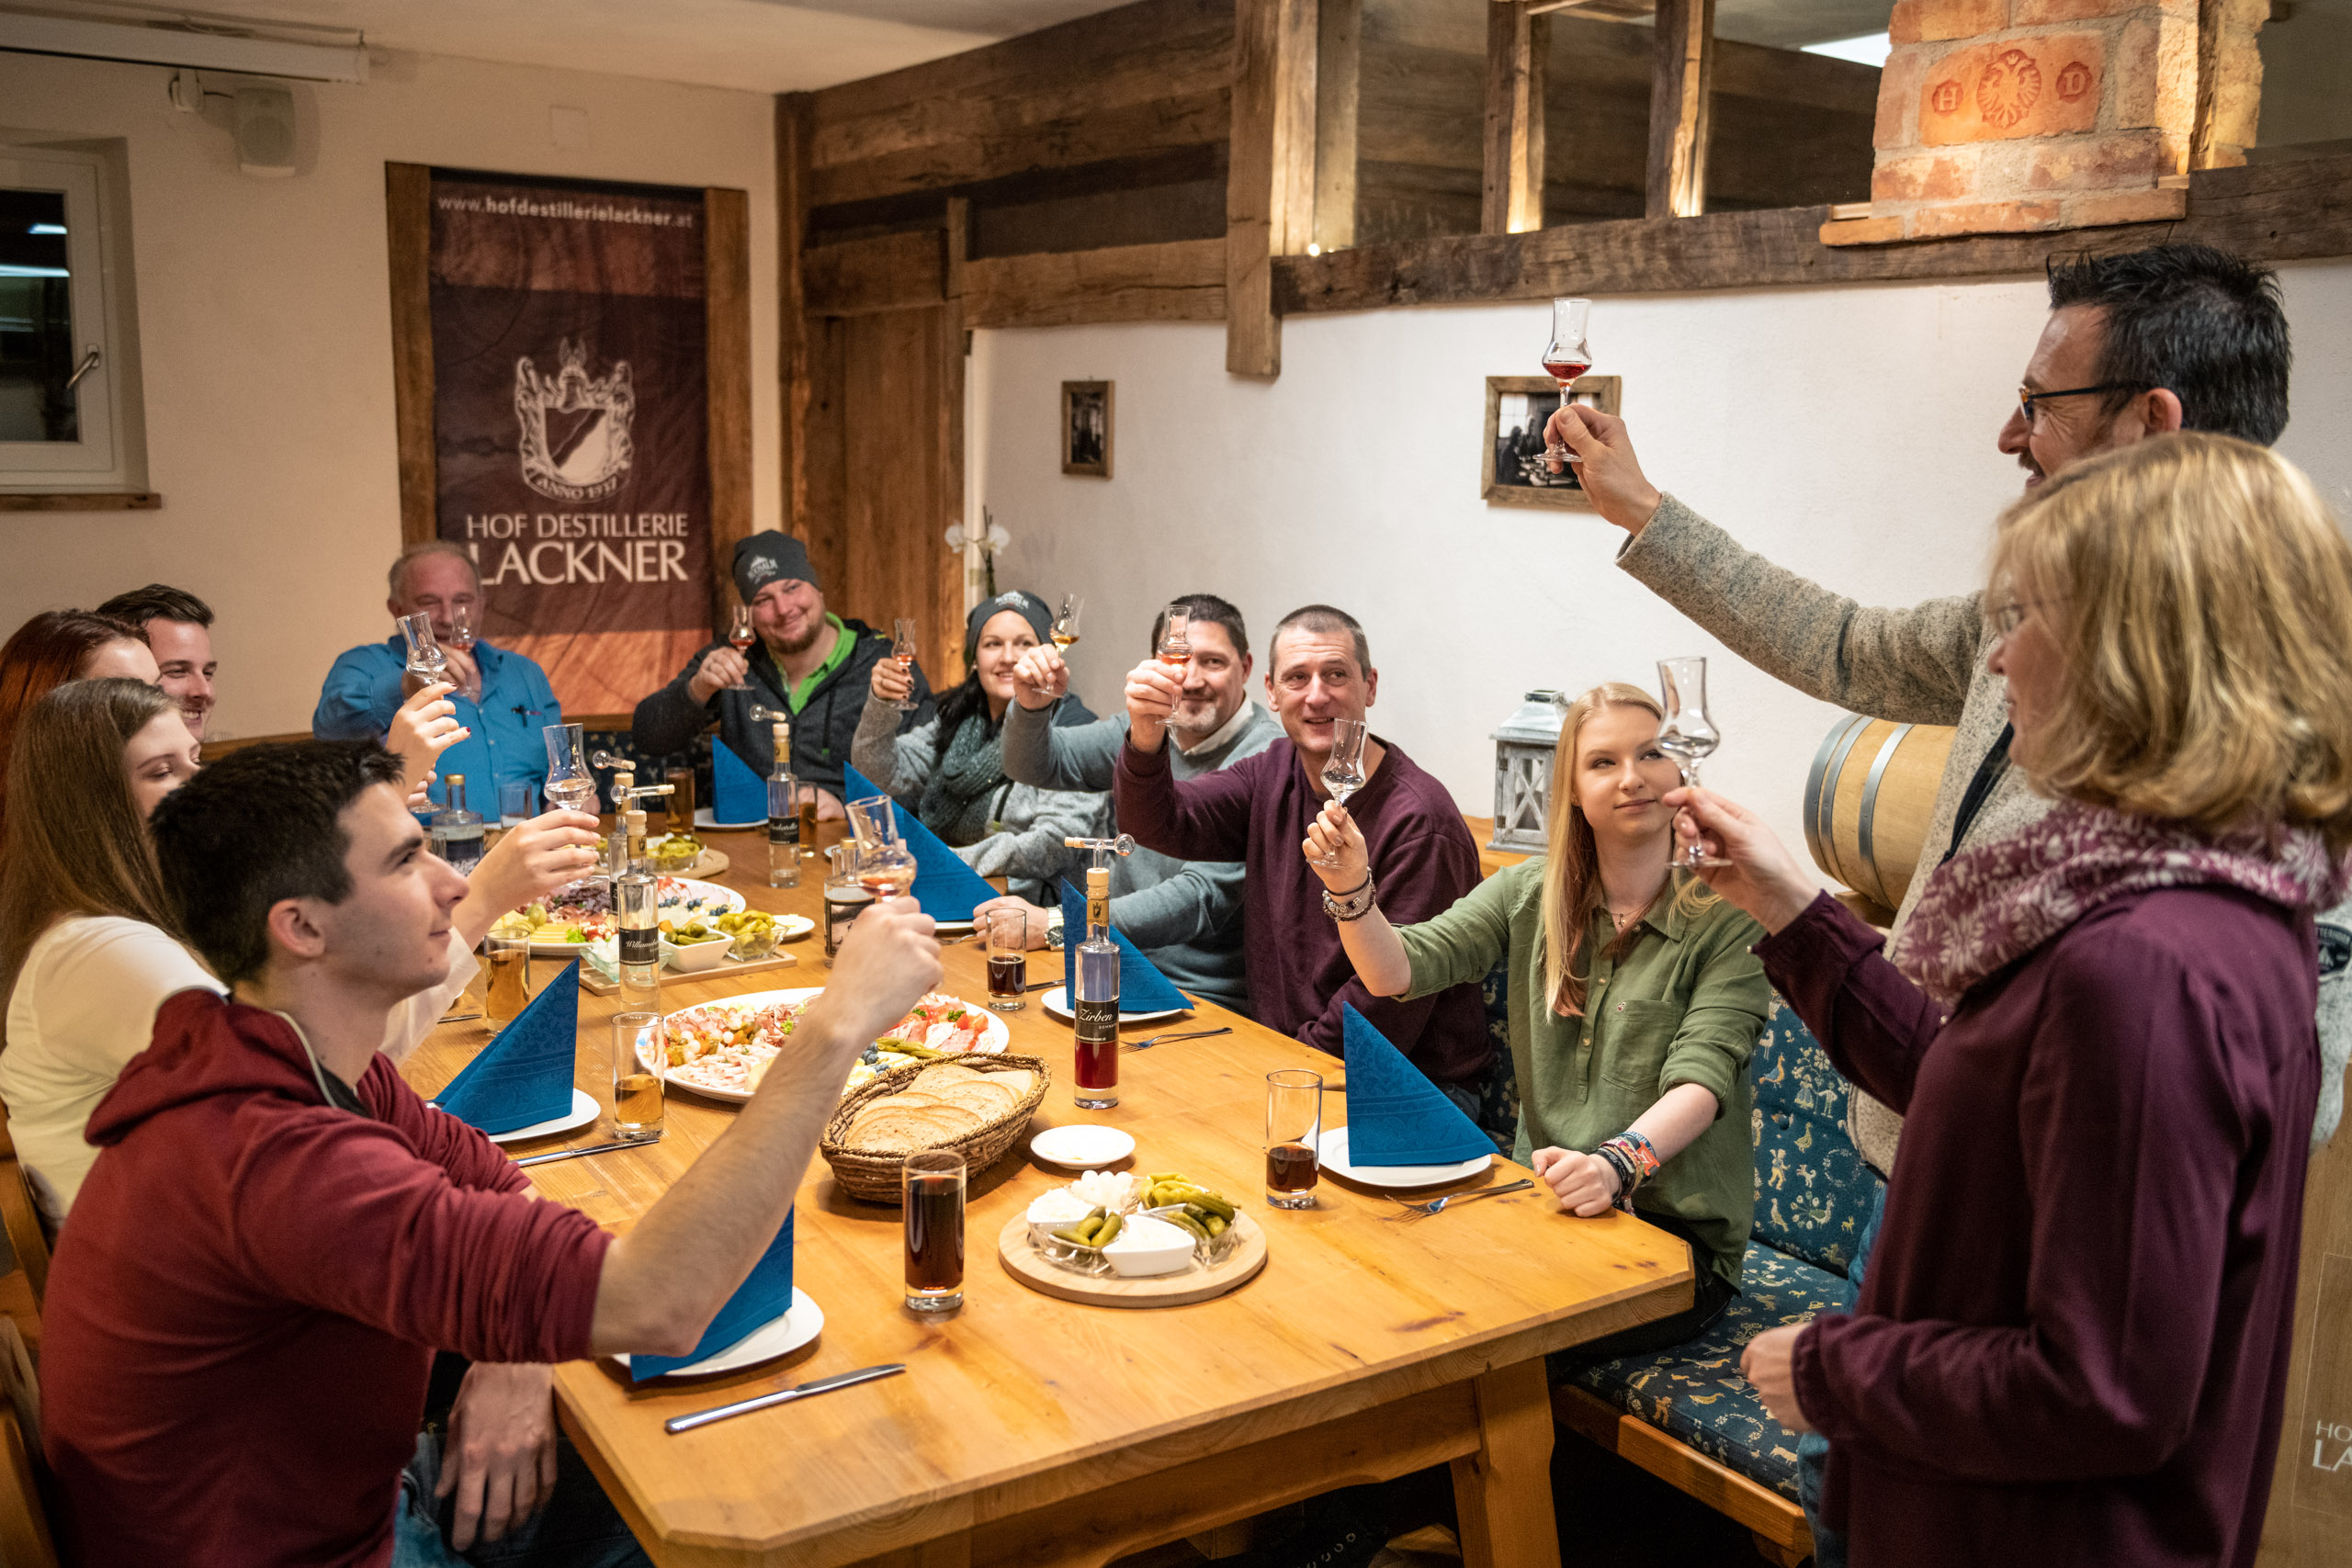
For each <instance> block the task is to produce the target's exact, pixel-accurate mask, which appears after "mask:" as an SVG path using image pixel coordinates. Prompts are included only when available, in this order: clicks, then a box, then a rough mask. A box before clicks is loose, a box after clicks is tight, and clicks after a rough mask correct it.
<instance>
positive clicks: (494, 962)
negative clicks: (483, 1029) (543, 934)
mask: <svg viewBox="0 0 2352 1568" xmlns="http://www.w3.org/2000/svg"><path fill="white" fill-rule="evenodd" d="M480 951H481V970H482V987H481V1014H482V1018H483V1019H484V1020H485V1021H487V1022H488V1023H489V1025H490V1032H492V1034H495V1033H497V1032H499V1031H500V1030H502V1029H503V1028H505V1027H506V1026H507V1025H508V1024H510V1023H512V1022H514V1021H515V1019H516V1017H518V1016H519V1015H520V1014H521V1013H522V1011H523V1010H524V1009H525V1008H526V1007H528V1006H530V1003H531V939H530V938H529V937H527V936H486V937H484V938H482V939H481V950H480Z"/></svg>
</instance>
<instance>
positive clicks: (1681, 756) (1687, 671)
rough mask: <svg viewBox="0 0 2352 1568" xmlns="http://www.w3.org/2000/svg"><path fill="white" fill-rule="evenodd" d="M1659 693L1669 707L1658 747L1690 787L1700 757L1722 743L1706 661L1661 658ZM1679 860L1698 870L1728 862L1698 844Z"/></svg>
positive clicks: (1660, 728) (1694, 782) (1695, 779)
mask: <svg viewBox="0 0 2352 1568" xmlns="http://www.w3.org/2000/svg"><path fill="white" fill-rule="evenodd" d="M1657 682H1658V688H1659V695H1660V696H1661V697H1662V698H1663V699H1664V701H1663V703H1662V704H1661V705H1662V706H1663V707H1664V708H1665V709H1666V719H1665V722H1664V723H1662V724H1661V725H1659V726H1658V731H1657V749H1658V750H1661V751H1663V752H1665V753H1666V754H1667V755H1668V756H1669V757H1671V758H1673V759H1674V761H1675V765H1676V766H1677V767H1679V768H1680V769H1681V770H1682V782H1683V784H1686V785H1689V786H1691V787H1693V788H1695V787H1697V785H1698V783H1699V759H1701V758H1702V757H1706V756H1710V755H1712V754H1713V751H1714V750H1715V748H1716V747H1718V746H1720V745H1722V744H1723V734H1722V732H1721V731H1719V730H1717V729H1716V728H1715V725H1714V720H1713V719H1712V718H1710V717H1709V716H1707V661H1706V660H1704V659H1702V658H1697V657H1693V658H1690V659H1661V660H1658V661H1657ZM1676 858H1677V860H1678V862H1679V863H1680V864H1681V865H1682V866H1684V867H1685V868H1687V869H1689V870H1692V871H1696V870H1697V869H1698V868H1699V867H1701V866H1702V865H1729V864H1730V862H1729V861H1726V860H1719V859H1717V858H1715V857H1714V856H1713V855H1709V854H1706V853H1703V852H1701V850H1700V848H1699V846H1698V845H1697V844H1695V843H1694V844H1692V845H1691V846H1690V847H1689V848H1688V849H1686V850H1683V851H1682V852H1680V853H1679V855H1678V856H1677V857H1676Z"/></svg>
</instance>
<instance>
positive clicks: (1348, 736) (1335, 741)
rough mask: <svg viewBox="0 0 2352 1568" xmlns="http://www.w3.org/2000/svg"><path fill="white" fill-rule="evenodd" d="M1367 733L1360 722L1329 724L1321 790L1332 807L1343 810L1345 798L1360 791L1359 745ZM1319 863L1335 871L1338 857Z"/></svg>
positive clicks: (1348, 721) (1360, 746)
mask: <svg viewBox="0 0 2352 1568" xmlns="http://www.w3.org/2000/svg"><path fill="white" fill-rule="evenodd" d="M1367 733H1368V731H1367V730H1366V728H1365V727H1364V722H1363V720H1362V719H1360V718H1335V719H1333V720H1332V721H1331V755H1330V756H1329V757H1328V758H1326V759H1325V760H1324V762H1323V787H1324V788H1325V789H1328V790H1329V791H1330V792H1331V801H1332V804H1334V805H1336V806H1338V807H1340V808H1341V809H1343V810H1344V809H1345V808H1346V807H1347V804H1348V797H1349V796H1351V795H1354V794H1355V792H1356V791H1358V790H1360V789H1362V788H1363V783H1364V779H1363V742H1364V736H1365V735H1366V734H1367ZM1322 863H1323V864H1325V865H1328V866H1334V867H1336V866H1337V865H1338V864H1339V863H1340V857H1339V856H1337V855H1326V856H1324V857H1322Z"/></svg>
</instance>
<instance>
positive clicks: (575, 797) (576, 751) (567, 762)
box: [539, 724, 596, 816]
mask: <svg viewBox="0 0 2352 1568" xmlns="http://www.w3.org/2000/svg"><path fill="white" fill-rule="evenodd" d="M539 733H540V734H541V735H543V736H545V737H546V739H547V743H548V782H547V797H548V805H549V806H552V807H556V808H557V809H559V810H562V811H585V812H587V813H589V814H590V815H591V816H594V814H595V809H596V805H595V802H596V776H595V774H594V773H590V772H589V771H588V753H587V751H586V750H585V735H584V733H583V730H582V726H580V725H577V724H550V725H548V727H547V728H545V729H542V730H541V731H540V732H539Z"/></svg>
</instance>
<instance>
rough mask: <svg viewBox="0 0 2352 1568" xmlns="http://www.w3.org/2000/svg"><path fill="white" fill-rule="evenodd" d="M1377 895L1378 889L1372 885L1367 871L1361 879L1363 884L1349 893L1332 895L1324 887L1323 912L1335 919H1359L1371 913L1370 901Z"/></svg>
mask: <svg viewBox="0 0 2352 1568" xmlns="http://www.w3.org/2000/svg"><path fill="white" fill-rule="evenodd" d="M1378 896H1379V889H1377V888H1375V887H1374V886H1373V885H1372V877H1371V874H1369V873H1367V874H1365V876H1364V879H1363V886H1361V887H1358V888H1356V889H1355V890H1354V891H1353V892H1351V893H1346V894H1341V895H1340V896H1339V897H1333V896H1332V894H1331V892H1330V890H1329V888H1326V889H1325V890H1324V893H1323V912H1324V913H1325V914H1327V915H1329V916H1330V917H1331V918H1332V919H1335V920H1360V919H1363V918H1364V917H1365V916H1366V915H1368V914H1370V913H1372V902H1373V900H1374V898H1375V897H1378Z"/></svg>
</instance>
